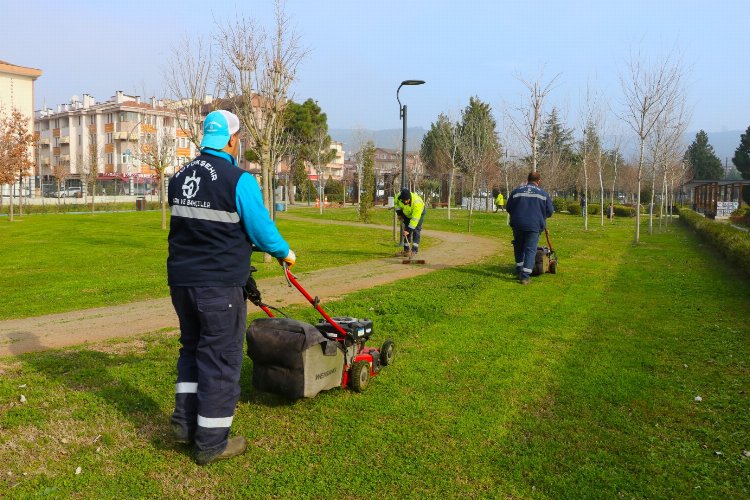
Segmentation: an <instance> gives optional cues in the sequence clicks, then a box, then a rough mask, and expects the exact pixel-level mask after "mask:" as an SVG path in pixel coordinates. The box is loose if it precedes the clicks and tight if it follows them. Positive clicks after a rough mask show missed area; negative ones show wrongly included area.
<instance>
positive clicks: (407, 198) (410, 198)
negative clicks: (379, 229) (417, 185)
mask: <svg viewBox="0 0 750 500" xmlns="http://www.w3.org/2000/svg"><path fill="white" fill-rule="evenodd" d="M395 208H396V214H397V215H398V216H399V218H400V219H401V222H403V223H404V253H407V254H408V253H409V240H411V252H412V253H417V252H418V251H419V241H420V239H421V237H422V223H423V222H424V214H425V212H426V211H427V210H425V206H424V200H423V199H422V197H421V196H419V195H418V194H417V193H412V192H411V191H409V190H408V189H406V188H404V189H402V190H401V192H400V193H399V195H398V198H396V202H395Z"/></svg>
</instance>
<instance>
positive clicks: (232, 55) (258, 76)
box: [217, 0, 305, 207]
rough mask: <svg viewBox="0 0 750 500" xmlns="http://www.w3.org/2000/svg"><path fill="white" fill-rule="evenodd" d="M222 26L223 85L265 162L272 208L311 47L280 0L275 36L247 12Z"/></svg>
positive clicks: (265, 183) (265, 193) (264, 181)
mask: <svg viewBox="0 0 750 500" xmlns="http://www.w3.org/2000/svg"><path fill="white" fill-rule="evenodd" d="M218 28H219V33H218V36H217V43H218V45H219V47H220V49H221V54H222V59H221V62H220V72H221V75H220V81H219V88H220V89H221V91H222V92H223V94H224V96H225V97H226V98H228V99H229V100H230V102H231V103H232V106H233V108H234V111H235V113H236V114H237V116H238V117H239V118H240V121H241V122H242V126H243V128H244V131H245V134H246V137H247V138H248V144H247V149H249V150H250V151H252V152H253V153H254V155H255V156H256V157H257V158H258V160H259V162H260V166H261V185H262V186H261V187H262V190H263V198H264V203H265V204H266V206H267V207H270V205H271V189H270V187H271V173H272V169H273V166H274V165H275V164H276V163H277V158H281V157H282V156H283V155H284V150H283V149H284V138H283V129H284V117H285V113H284V111H285V109H286V106H287V103H288V99H289V98H290V87H291V85H292V83H293V82H294V80H295V78H296V75H297V67H298V65H299V63H300V62H301V61H302V59H303V57H304V55H305V51H304V50H303V49H302V48H301V47H300V41H299V40H300V39H299V36H298V35H297V34H296V33H295V31H294V30H293V29H292V28H291V26H290V21H289V19H288V18H287V17H286V15H285V14H284V12H283V8H282V4H281V2H280V1H278V0H277V2H276V25H275V29H274V31H273V33H272V35H271V37H270V38H269V36H268V35H267V34H266V32H265V30H264V29H262V28H261V27H260V26H258V25H257V23H256V22H255V21H254V20H252V19H249V18H246V17H238V18H237V19H236V20H235V21H233V22H231V23H230V24H228V25H220V26H219V27H218Z"/></svg>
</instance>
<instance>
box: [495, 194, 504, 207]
mask: <svg viewBox="0 0 750 500" xmlns="http://www.w3.org/2000/svg"><path fill="white" fill-rule="evenodd" d="M503 207H505V198H503V192H502V191H500V192H499V193H497V198H495V212H497V211H500V212H504V211H505V209H504V208H503Z"/></svg>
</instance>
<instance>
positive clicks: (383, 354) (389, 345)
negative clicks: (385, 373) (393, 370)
mask: <svg viewBox="0 0 750 500" xmlns="http://www.w3.org/2000/svg"><path fill="white" fill-rule="evenodd" d="M395 350H396V347H395V345H394V344H393V341H392V340H386V341H385V342H383V347H381V348H380V364H381V365H383V366H388V365H390V364H392V363H393V357H394V356H395V354H396V353H395Z"/></svg>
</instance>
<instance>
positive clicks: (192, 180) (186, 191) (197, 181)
mask: <svg viewBox="0 0 750 500" xmlns="http://www.w3.org/2000/svg"><path fill="white" fill-rule="evenodd" d="M200 187H201V178H200V177H198V176H197V175H195V172H193V176H192V177H185V182H183V183H182V195H183V196H184V197H185V198H187V199H188V200H189V199H191V198H194V197H195V195H196V194H198V189H200Z"/></svg>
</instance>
